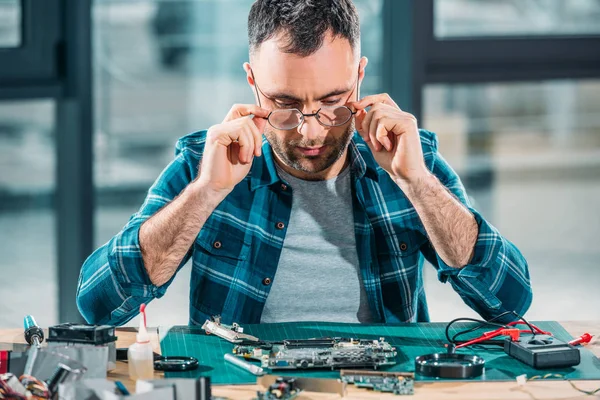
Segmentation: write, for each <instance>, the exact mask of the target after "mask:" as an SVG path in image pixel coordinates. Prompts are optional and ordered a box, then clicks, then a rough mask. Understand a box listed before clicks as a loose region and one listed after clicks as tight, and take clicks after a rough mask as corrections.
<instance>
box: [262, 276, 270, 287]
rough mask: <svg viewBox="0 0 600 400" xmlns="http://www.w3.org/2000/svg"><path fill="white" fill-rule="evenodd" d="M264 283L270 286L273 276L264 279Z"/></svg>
mask: <svg viewBox="0 0 600 400" xmlns="http://www.w3.org/2000/svg"><path fill="white" fill-rule="evenodd" d="M262 284H263V285H265V286H269V285H270V284H271V278H269V277H266V278H265V279H263V281H262Z"/></svg>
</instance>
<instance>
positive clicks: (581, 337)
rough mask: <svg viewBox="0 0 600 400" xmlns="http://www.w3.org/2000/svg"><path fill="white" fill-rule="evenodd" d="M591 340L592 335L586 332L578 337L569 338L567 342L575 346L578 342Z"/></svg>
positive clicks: (585, 342)
mask: <svg viewBox="0 0 600 400" xmlns="http://www.w3.org/2000/svg"><path fill="white" fill-rule="evenodd" d="M591 341H592V335H590V334H589V333H587V332H586V333H584V334H583V335H581V336H579V337H578V338H575V339H573V340H571V341H570V342H569V344H570V345H571V346H577V345H578V344H588V343H589V342H591Z"/></svg>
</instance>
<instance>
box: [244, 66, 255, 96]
mask: <svg viewBox="0 0 600 400" xmlns="http://www.w3.org/2000/svg"><path fill="white" fill-rule="evenodd" d="M242 67H243V68H244V71H246V81H247V82H248V85H250V88H251V89H252V90H254V78H253V77H252V67H251V66H250V63H247V62H245V63H244V65H243V66H242Z"/></svg>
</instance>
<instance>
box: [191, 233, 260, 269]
mask: <svg viewBox="0 0 600 400" xmlns="http://www.w3.org/2000/svg"><path fill="white" fill-rule="evenodd" d="M245 236H246V235H245V233H244V232H243V231H240V230H238V229H233V228H226V227H221V228H220V229H215V228H213V227H209V226H204V227H203V228H202V229H201V230H200V233H199V234H198V236H197V237H196V244H197V245H198V246H197V248H198V249H199V250H200V251H201V252H202V253H203V254H204V255H205V256H207V258H208V260H218V261H220V262H223V263H226V264H230V265H237V264H239V263H240V262H241V261H245V260H246V259H247V258H248V255H249V253H250V242H249V240H248V239H246V237H245Z"/></svg>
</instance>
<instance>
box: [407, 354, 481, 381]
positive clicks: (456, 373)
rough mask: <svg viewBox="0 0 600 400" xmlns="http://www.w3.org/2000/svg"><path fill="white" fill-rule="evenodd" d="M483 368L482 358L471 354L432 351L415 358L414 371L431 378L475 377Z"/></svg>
mask: <svg viewBox="0 0 600 400" xmlns="http://www.w3.org/2000/svg"><path fill="white" fill-rule="evenodd" d="M484 368H485V361H484V359H483V358H481V357H479V356H475V355H471V354H456V353H452V354H448V353H433V354H426V355H424V356H419V357H417V358H415V372H416V373H417V374H419V375H424V376H429V377H432V378H447V379H470V378H476V377H478V376H480V375H481V374H483V370H484Z"/></svg>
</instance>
